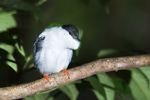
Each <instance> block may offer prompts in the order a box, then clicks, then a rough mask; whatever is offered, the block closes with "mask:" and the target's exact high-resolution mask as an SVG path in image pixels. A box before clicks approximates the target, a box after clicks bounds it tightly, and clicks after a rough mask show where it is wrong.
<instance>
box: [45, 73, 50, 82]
mask: <svg viewBox="0 0 150 100" xmlns="http://www.w3.org/2000/svg"><path fill="white" fill-rule="evenodd" d="M43 76H44V77H45V78H46V80H47V81H48V82H49V81H50V80H49V78H51V76H48V75H46V74H45V73H44V72H43Z"/></svg>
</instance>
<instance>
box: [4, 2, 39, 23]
mask: <svg viewBox="0 0 150 100" xmlns="http://www.w3.org/2000/svg"><path fill="white" fill-rule="evenodd" d="M4 6H6V7H9V8H13V9H17V10H24V11H30V12H32V13H33V15H34V18H35V19H36V20H38V18H39V16H40V9H39V7H38V6H36V5H33V4H31V3H27V2H15V4H7V5H4Z"/></svg>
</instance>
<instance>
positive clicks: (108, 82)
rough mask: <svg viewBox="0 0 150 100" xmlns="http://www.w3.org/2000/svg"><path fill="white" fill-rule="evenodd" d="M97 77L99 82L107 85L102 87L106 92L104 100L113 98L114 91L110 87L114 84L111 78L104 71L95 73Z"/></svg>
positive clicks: (112, 99)
mask: <svg viewBox="0 0 150 100" xmlns="http://www.w3.org/2000/svg"><path fill="white" fill-rule="evenodd" d="M97 77H98V79H99V81H100V83H102V84H105V85H107V86H108V87H104V90H105V93H106V100H114V98H115V91H114V90H113V89H112V88H114V87H115V86H114V83H113V81H112V80H111V78H110V77H109V76H108V75H107V74H105V73H101V74H97ZM109 87H112V88H109Z"/></svg>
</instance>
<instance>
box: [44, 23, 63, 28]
mask: <svg viewBox="0 0 150 100" xmlns="http://www.w3.org/2000/svg"><path fill="white" fill-rule="evenodd" d="M62 25H63V24H60V23H52V24H50V25H48V26H47V27H46V28H51V27H54V26H58V27H59V26H62Z"/></svg>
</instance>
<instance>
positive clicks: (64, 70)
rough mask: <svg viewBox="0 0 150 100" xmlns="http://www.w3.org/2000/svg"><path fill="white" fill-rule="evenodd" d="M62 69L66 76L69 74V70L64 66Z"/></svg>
mask: <svg viewBox="0 0 150 100" xmlns="http://www.w3.org/2000/svg"><path fill="white" fill-rule="evenodd" d="M62 71H63V72H64V73H66V74H67V76H69V72H68V71H67V70H66V69H65V68H64V69H62Z"/></svg>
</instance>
